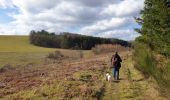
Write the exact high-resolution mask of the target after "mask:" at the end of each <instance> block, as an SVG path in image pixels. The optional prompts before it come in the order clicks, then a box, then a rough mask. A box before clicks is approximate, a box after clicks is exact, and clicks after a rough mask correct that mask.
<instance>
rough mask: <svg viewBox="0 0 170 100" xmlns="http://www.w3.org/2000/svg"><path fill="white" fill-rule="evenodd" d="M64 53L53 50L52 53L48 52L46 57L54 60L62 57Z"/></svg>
mask: <svg viewBox="0 0 170 100" xmlns="http://www.w3.org/2000/svg"><path fill="white" fill-rule="evenodd" d="M63 57H64V55H63V54H62V53H61V52H60V51H55V52H53V53H49V54H48V56H47V58H49V59H55V60H61V59H63Z"/></svg>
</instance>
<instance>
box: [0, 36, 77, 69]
mask: <svg viewBox="0 0 170 100" xmlns="http://www.w3.org/2000/svg"><path fill="white" fill-rule="evenodd" d="M55 50H58V51H61V52H62V53H65V54H68V55H69V54H70V52H76V51H74V50H65V49H52V48H45V47H38V46H34V45H32V44H30V43H29V37H28V36H0V67H3V66H4V65H12V66H18V65H23V64H24V65H26V64H39V63H40V64H41V63H43V62H44V59H45V57H46V56H47V55H48V54H49V53H51V52H54V51H55Z"/></svg>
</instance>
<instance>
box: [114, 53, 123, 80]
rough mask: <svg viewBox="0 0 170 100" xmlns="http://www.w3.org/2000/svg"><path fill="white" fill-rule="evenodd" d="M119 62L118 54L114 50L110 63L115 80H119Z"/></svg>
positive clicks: (120, 60)
mask: <svg viewBox="0 0 170 100" xmlns="http://www.w3.org/2000/svg"><path fill="white" fill-rule="evenodd" d="M121 62H122V59H121V57H120V56H119V54H118V52H116V53H115V55H113V56H112V58H111V63H112V66H113V69H112V73H113V77H114V79H115V80H119V69H120V67H121Z"/></svg>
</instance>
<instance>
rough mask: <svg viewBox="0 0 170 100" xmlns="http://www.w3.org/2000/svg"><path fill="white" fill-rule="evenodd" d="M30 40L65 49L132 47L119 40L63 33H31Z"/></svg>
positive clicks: (35, 43)
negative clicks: (107, 46) (106, 45)
mask: <svg viewBox="0 0 170 100" xmlns="http://www.w3.org/2000/svg"><path fill="white" fill-rule="evenodd" d="M29 40H30V43H31V44H34V45H37V46H42V47H49V48H63V49H80V50H90V49H91V48H92V47H94V46H95V45H97V44H119V45H122V46H125V47H129V46H130V43H129V42H127V41H124V40H119V39H113V38H100V37H93V36H86V35H80V34H74V33H69V32H61V33H59V34H55V33H49V32H47V31H45V30H41V31H37V32H36V31H31V32H30V36H29Z"/></svg>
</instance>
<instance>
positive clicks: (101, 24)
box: [81, 17, 130, 34]
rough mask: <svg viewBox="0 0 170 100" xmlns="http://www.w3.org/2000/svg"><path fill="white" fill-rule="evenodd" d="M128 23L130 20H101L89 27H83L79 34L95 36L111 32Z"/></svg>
mask: <svg viewBox="0 0 170 100" xmlns="http://www.w3.org/2000/svg"><path fill="white" fill-rule="evenodd" d="M128 23H130V18H125V17H124V18H112V19H111V20H101V21H98V22H96V23H95V24H93V25H91V26H86V27H83V28H82V30H81V33H84V34H96V33H100V32H103V31H108V30H113V29H116V28H119V27H122V26H125V25H126V24H128Z"/></svg>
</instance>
